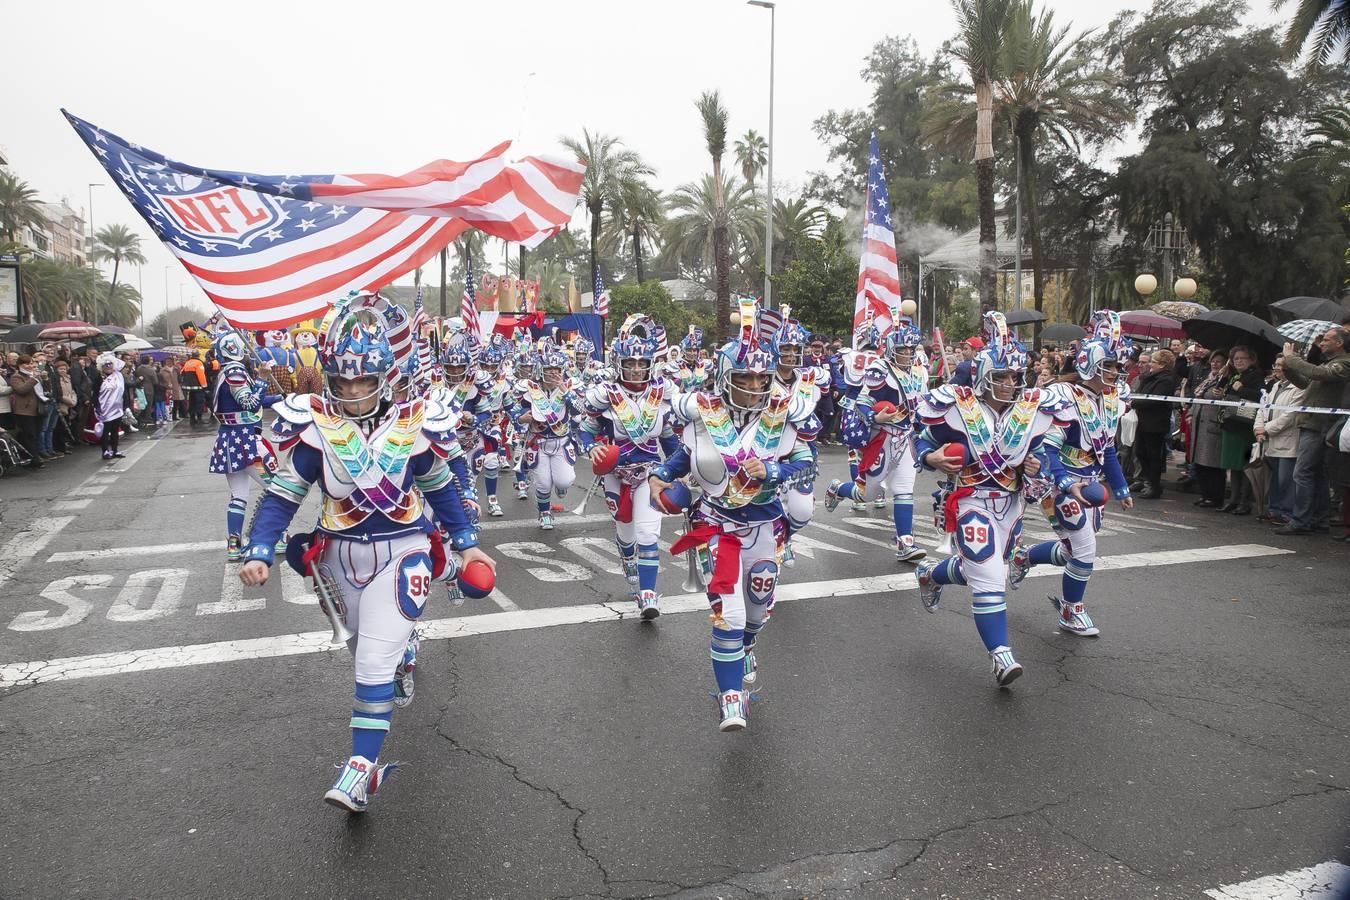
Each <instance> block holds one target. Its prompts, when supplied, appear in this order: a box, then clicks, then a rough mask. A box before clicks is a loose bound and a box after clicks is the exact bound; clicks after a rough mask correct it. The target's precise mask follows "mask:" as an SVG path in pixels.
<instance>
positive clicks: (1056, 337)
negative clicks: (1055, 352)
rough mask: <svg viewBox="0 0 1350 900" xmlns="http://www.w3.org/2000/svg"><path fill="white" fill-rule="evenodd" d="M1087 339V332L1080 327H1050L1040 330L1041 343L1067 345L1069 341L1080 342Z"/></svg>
mask: <svg viewBox="0 0 1350 900" xmlns="http://www.w3.org/2000/svg"><path fill="white" fill-rule="evenodd" d="M1085 337H1087V332H1086V331H1084V330H1083V327H1082V326H1081V325H1051V326H1050V327H1049V328H1043V329H1041V341H1042V342H1044V341H1050V342H1051V343H1053V344H1067V343H1069V341H1081V340H1082V339H1083V338H1085Z"/></svg>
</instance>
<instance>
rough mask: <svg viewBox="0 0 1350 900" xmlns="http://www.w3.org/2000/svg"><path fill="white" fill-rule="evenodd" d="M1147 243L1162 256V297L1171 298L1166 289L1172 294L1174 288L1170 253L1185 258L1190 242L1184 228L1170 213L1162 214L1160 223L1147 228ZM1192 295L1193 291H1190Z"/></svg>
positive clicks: (1180, 259) (1179, 258) (1174, 290)
mask: <svg viewBox="0 0 1350 900" xmlns="http://www.w3.org/2000/svg"><path fill="white" fill-rule="evenodd" d="M1148 245H1149V246H1150V247H1152V248H1153V249H1154V250H1156V251H1158V255H1159V256H1161V257H1162V269H1163V277H1162V287H1163V291H1164V294H1163V299H1164V300H1167V299H1171V298H1169V296H1168V295H1167V293H1166V291H1167V290H1168V289H1169V288H1171V289H1172V292H1173V294H1175V292H1176V289H1175V287H1173V285H1172V254H1173V253H1175V254H1177V259H1178V261H1183V260H1185V259H1186V251H1187V250H1189V249H1190V246H1191V243H1190V240H1189V238H1188V237H1187V235H1186V228H1185V226H1183V225H1178V224H1176V220H1175V219H1173V218H1172V214H1171V213H1168V214H1167V215H1165V216H1163V220H1162V223H1161V224H1158V225H1153V226H1151V227H1150V228H1149V230H1148ZM1192 296H1194V293H1192Z"/></svg>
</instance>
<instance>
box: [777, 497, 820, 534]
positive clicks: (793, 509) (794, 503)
mask: <svg viewBox="0 0 1350 900" xmlns="http://www.w3.org/2000/svg"><path fill="white" fill-rule="evenodd" d="M783 511H784V512H785V513H786V514H787V520H788V522H789V523H790V524H791V525H792V527H793V529H794V530H796V531H801V530H802V529H803V528H805V527H806V526H807V525H808V524H810V522H811V516H812V515H813V514H814V513H815V511H816V495H815V494H813V493H809V492H808V493H805V494H803V493H802V492H801V491H799V490H797V489H796V488H795V487H790V488H788V489H787V496H785V497H784V498H783Z"/></svg>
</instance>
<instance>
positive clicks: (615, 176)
mask: <svg viewBox="0 0 1350 900" xmlns="http://www.w3.org/2000/svg"><path fill="white" fill-rule="evenodd" d="M561 140H562V144H563V146H565V147H566V148H567V149H569V150H571V151H572V152H573V153H575V154H576V155H577V158H578V159H579V160H581V162H582V163H583V164H584V165H585V166H586V174H585V175H584V176H582V179H581V202H582V203H584V204H585V206H586V211H587V212H588V213H590V217H591V280H590V284H595V276H596V273H597V272H599V270H600V263H599V257H598V255H597V254H598V245H599V243H600V229H601V227H602V225H603V217H604V212H605V207H607V206H608V207H611V208H612V207H613V206H614V204H615V203H617V202H619V198H620V197H621V195H622V193H623V188H624V185H626V184H628V183H629V182H631V181H634V180H636V179H642V178H645V177H648V176H651V175H654V174H656V173H655V171H654V170H653V169H652V168H651V166H649V165H647V164H646V163H645V162H643V160H642V157H641V156H640V155H639V154H638V153H637V151H635V150H630V149H628V148H626V147H624V146H623V143H622V142H621V141H620V140H619V139H618V138H617V137H614V136H613V135H607V134H600V133H596V134H594V135H592V134H591V133H590V131H588V130H586V129H582V132H581V140H580V141H578V140H576V139H575V138H567V137H565V138H562V139H561Z"/></svg>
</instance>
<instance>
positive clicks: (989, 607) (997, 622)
mask: <svg viewBox="0 0 1350 900" xmlns="http://www.w3.org/2000/svg"><path fill="white" fill-rule="evenodd" d="M970 611H971V612H972V613H974V614H975V627H976V628H978V629H979V631H980V640H982V641H984V649H986V650H993V649H995V648H997V647H1006V646H1008V604H1007V602H1006V601H1005V600H1004V599H1003V595H1002V594H976V595H975V597H974V599H973V600H972V601H971V604H970Z"/></svg>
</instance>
